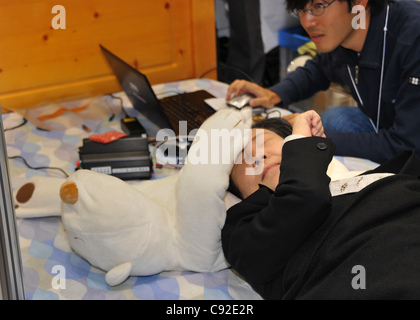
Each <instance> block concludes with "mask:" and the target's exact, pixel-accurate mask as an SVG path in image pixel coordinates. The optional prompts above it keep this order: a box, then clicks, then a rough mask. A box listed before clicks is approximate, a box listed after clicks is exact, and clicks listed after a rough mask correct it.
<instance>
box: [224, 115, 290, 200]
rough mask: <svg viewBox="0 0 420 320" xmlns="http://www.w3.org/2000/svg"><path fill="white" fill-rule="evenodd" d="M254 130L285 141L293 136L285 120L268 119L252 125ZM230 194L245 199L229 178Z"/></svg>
mask: <svg viewBox="0 0 420 320" xmlns="http://www.w3.org/2000/svg"><path fill="white" fill-rule="evenodd" d="M252 128H253V129H267V130H270V131H273V132H274V133H275V134H277V135H279V136H280V137H282V138H283V139H284V138H286V137H287V136H289V135H291V134H292V131H293V128H292V126H291V124H290V123H289V122H288V121H287V120H285V119H283V118H266V119H263V120H260V121H258V122H256V123H254V124H253V125H252ZM227 191H229V192H230V193H232V194H234V195H235V196H237V197H238V198H240V199H243V195H242V193H241V192H240V191H239V188H238V187H237V186H236V185H235V183H234V182H233V180H232V177H229V187H228V189H227Z"/></svg>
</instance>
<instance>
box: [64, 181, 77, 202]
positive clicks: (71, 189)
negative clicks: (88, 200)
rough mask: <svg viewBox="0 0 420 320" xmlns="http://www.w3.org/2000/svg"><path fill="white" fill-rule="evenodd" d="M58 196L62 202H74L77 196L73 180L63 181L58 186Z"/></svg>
mask: <svg viewBox="0 0 420 320" xmlns="http://www.w3.org/2000/svg"><path fill="white" fill-rule="evenodd" d="M60 198H61V200H63V202H64V203H68V204H75V203H76V202H77V200H78V198H79V190H78V189H77V186H76V183H75V182H73V181H66V182H64V183H63V184H62V185H61V188H60Z"/></svg>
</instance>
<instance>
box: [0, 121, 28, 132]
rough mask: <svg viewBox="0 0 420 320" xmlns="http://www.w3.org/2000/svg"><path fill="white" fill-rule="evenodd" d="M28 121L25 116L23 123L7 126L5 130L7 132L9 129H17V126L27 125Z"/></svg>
mask: <svg viewBox="0 0 420 320" xmlns="http://www.w3.org/2000/svg"><path fill="white" fill-rule="evenodd" d="M27 122H28V120H26V118H23V120H22V123H21V124H18V125H17V126H14V127H12V128H7V129H4V131H5V132H6V131H9V130H14V129H17V128H19V127H22V126H23V125H25V124H26V123H27Z"/></svg>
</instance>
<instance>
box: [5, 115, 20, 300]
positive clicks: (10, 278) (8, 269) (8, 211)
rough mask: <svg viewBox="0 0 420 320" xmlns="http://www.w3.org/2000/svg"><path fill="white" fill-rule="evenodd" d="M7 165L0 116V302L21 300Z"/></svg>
mask: <svg viewBox="0 0 420 320" xmlns="http://www.w3.org/2000/svg"><path fill="white" fill-rule="evenodd" d="M7 161H8V160H7V147H6V140H5V137H4V130H3V118H2V116H1V114H0V287H1V295H0V299H3V300H23V299H25V294H24V288H23V277H22V260H21V255H20V246H19V236H18V232H17V227H16V218H15V209H14V203H13V197H12V191H11V186H10V178H9V168H8V162H7Z"/></svg>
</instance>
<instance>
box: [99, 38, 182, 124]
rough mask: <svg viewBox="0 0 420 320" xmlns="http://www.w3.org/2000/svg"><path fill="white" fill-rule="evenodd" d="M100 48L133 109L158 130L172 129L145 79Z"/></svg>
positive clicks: (138, 72) (142, 75)
mask: <svg viewBox="0 0 420 320" xmlns="http://www.w3.org/2000/svg"><path fill="white" fill-rule="evenodd" d="M100 47H101V50H102V52H103V53H104V55H105V58H106V59H107V61H108V63H109V65H110V67H111V69H112V70H113V72H114V74H115V76H116V77H117V79H118V81H119V83H120V85H121V87H122V89H123V90H124V92H125V93H126V95H127V96H128V98H129V99H130V101H131V103H132V105H133V107H134V109H136V110H137V111H138V112H140V113H141V114H143V115H144V116H145V117H146V118H147V119H149V120H150V121H151V122H153V123H154V124H155V125H156V126H158V127H159V128H162V129H164V128H169V129H174V128H173V127H172V125H171V123H170V122H169V120H168V118H167V116H166V114H165V111H164V110H163V108H162V106H161V105H160V103H159V100H158V99H157V97H156V95H155V93H154V91H153V89H152V87H151V85H150V83H149V80H148V79H147V77H146V76H145V75H144V74H142V73H141V72H140V71H138V70H137V69H135V68H133V67H132V66H130V65H129V64H127V63H126V62H124V61H123V60H121V59H120V58H118V57H117V56H116V55H114V54H113V53H111V52H110V51H108V50H107V49H106V48H104V47H103V46H100Z"/></svg>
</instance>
